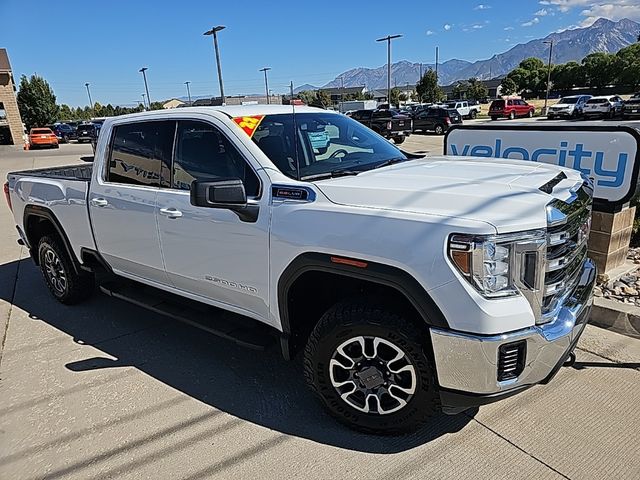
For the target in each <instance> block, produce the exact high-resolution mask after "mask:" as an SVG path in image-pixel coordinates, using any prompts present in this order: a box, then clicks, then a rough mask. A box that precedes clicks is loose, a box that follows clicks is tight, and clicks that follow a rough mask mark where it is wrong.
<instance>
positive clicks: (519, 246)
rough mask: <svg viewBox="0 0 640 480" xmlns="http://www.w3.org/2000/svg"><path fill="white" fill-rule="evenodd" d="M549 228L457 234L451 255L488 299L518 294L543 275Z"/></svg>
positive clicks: (454, 236)
mask: <svg viewBox="0 0 640 480" xmlns="http://www.w3.org/2000/svg"><path fill="white" fill-rule="evenodd" d="M545 236H546V234H545V231H544V230H533V231H527V232H520V233H516V234H506V235H474V236H471V235H462V234H454V235H452V236H451V237H450V239H449V258H450V260H451V262H452V263H453V265H455V267H456V268H457V269H458V271H459V272H460V273H461V274H462V275H463V276H464V277H465V278H466V279H467V280H468V281H469V283H471V284H472V285H473V286H474V287H475V288H476V290H478V291H479V292H480V293H481V294H482V295H483V296H485V297H487V298H495V297H504V296H509V295H516V294H518V293H519V292H520V290H521V289H522V288H523V287H524V288H526V289H529V288H532V287H534V286H535V284H537V279H539V277H540V275H541V274H544V272H542V271H541V268H540V266H539V265H540V262H541V261H542V260H543V256H542V255H543V253H544V252H543V251H542V248H543V247H544V245H545Z"/></svg>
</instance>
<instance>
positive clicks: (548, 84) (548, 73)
mask: <svg viewBox="0 0 640 480" xmlns="http://www.w3.org/2000/svg"><path fill="white" fill-rule="evenodd" d="M542 43H546V44H548V45H549V65H548V71H547V93H546V95H545V96H544V108H543V109H542V115H546V114H547V102H549V88H550V87H551V55H552V54H553V40H545V41H544V42H542Z"/></svg>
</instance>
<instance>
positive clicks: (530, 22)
mask: <svg viewBox="0 0 640 480" xmlns="http://www.w3.org/2000/svg"><path fill="white" fill-rule="evenodd" d="M536 23H540V19H539V18H538V17H533V18H532V19H531V20H529V21H528V22H524V23H521V24H520V25H521V26H522V27H531V26H533V25H535V24H536Z"/></svg>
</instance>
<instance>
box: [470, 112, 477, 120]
mask: <svg viewBox="0 0 640 480" xmlns="http://www.w3.org/2000/svg"><path fill="white" fill-rule="evenodd" d="M469 116H470V117H471V120H475V119H476V117H477V116H478V113H477V112H476V111H475V110H471V114H470V115H469Z"/></svg>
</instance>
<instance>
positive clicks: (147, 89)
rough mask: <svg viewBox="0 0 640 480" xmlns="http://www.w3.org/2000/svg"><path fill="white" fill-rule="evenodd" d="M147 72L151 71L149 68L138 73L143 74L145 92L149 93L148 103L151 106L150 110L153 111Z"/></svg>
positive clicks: (144, 68) (143, 68)
mask: <svg viewBox="0 0 640 480" xmlns="http://www.w3.org/2000/svg"><path fill="white" fill-rule="evenodd" d="M147 70H149V69H148V68H147V67H142V68H141V69H140V70H138V71H139V72H140V73H142V78H144V91H145V92H147V103H148V104H149V110H151V97H150V96H149V86H148V85H147V74H146V71H147Z"/></svg>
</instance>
